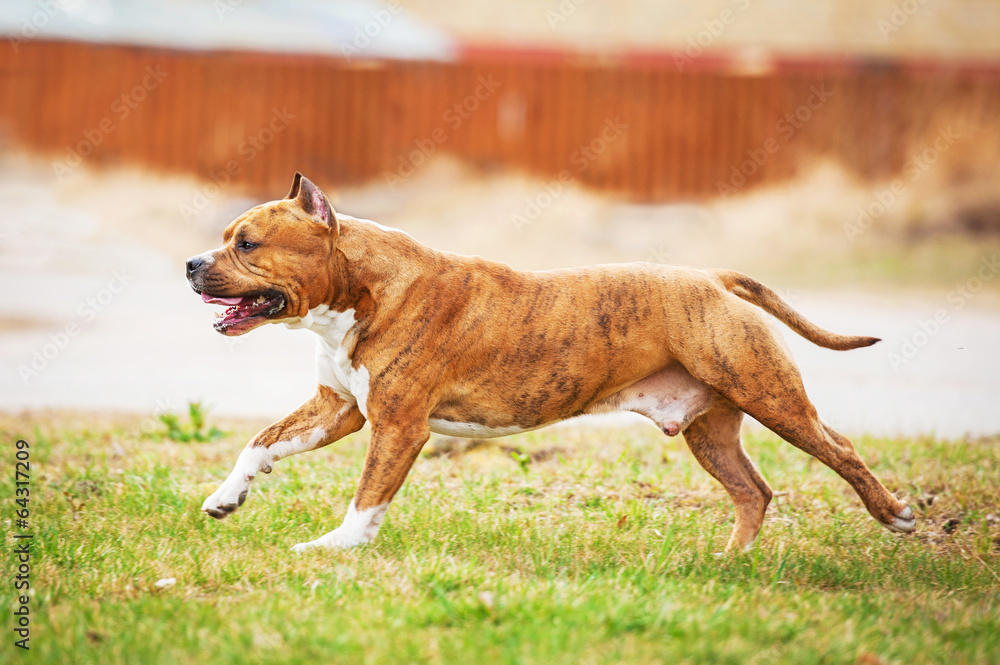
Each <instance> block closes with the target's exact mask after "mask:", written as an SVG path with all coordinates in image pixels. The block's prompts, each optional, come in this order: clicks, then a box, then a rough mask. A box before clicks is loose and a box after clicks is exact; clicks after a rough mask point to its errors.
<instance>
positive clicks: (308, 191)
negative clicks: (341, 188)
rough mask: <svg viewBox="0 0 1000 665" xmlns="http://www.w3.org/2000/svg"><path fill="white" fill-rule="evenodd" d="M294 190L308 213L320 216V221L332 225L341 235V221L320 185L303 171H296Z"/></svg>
mask: <svg viewBox="0 0 1000 665" xmlns="http://www.w3.org/2000/svg"><path fill="white" fill-rule="evenodd" d="M292 190H293V191H294V192H295V201H296V202H297V203H298V204H299V206H300V207H301V208H302V209H303V210H304V211H305V212H306V214H307V215H312V216H314V217H317V218H319V221H321V222H323V223H324V224H326V225H327V226H328V227H330V228H331V229H332V230H333V231H334V233H335V234H337V235H340V221H339V220H338V219H337V215H336V214H334V212H333V206H332V205H330V201H329V200H328V199H327V198H326V195H325V194H324V193H323V192H322V191H320V189H319V187H317V186H316V185H314V184H312V182H311V181H310V180H309V178H307V177H305V176H304V175H302V174H301V173H296V174H295V182H294V183H292Z"/></svg>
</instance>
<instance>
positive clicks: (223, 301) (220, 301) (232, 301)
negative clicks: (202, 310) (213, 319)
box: [201, 293, 243, 305]
mask: <svg viewBox="0 0 1000 665" xmlns="http://www.w3.org/2000/svg"><path fill="white" fill-rule="evenodd" d="M201 299H202V300H204V301H205V302H209V303H213V304H215V305H239V304H240V303H241V302H242V301H243V298H219V297H216V296H210V295H208V294H207V293H202V294H201Z"/></svg>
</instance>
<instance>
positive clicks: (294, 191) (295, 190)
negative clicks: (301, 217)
mask: <svg viewBox="0 0 1000 665" xmlns="http://www.w3.org/2000/svg"><path fill="white" fill-rule="evenodd" d="M301 182H302V174H301V173H299V172H298V171H296V172H295V177H294V178H292V188H291V189H290V190H288V196H286V197H285V198H286V199H294V198H295V197H296V196H298V195H299V184H300V183H301Z"/></svg>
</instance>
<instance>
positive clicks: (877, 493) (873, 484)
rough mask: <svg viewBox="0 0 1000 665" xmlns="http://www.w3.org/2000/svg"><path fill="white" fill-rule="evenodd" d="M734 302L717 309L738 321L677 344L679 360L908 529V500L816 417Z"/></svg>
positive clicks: (775, 350) (794, 370)
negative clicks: (691, 344) (690, 343)
mask: <svg viewBox="0 0 1000 665" xmlns="http://www.w3.org/2000/svg"><path fill="white" fill-rule="evenodd" d="M741 309H744V306H743V305H742V303H732V302H730V303H728V307H726V308H725V309H724V310H723V311H725V312H726V315H727V316H728V317H731V318H734V319H735V320H739V321H740V322H741V323H742V325H741V326H735V325H730V326H726V327H722V326H717V327H715V329H714V330H713V334H712V335H709V336H707V337H706V339H708V340H709V342H708V343H707V344H705V345H703V346H700V347H698V348H692V349H682V350H681V351H682V352H681V353H679V354H678V356H679V359H680V361H681V362H682V363H683V364H684V365H685V367H686V368H687V369H688V371H690V372H691V374H692V376H694V377H695V378H697V379H698V380H699V381H702V382H703V383H705V384H707V385H709V386H711V387H712V388H714V389H715V390H717V391H718V392H719V393H721V394H722V395H723V396H724V397H725V398H726V399H728V400H729V401H730V402H731V403H732V404H733V405H735V406H736V407H737V408H739V409H740V410H742V411H743V412H744V413H746V414H748V415H750V416H752V417H754V418H756V419H757V420H758V421H759V422H760V423H761V424H762V425H764V426H765V427H767V428H768V429H770V430H771V431H772V432H774V433H775V434H777V435H778V436H780V437H781V438H782V439H784V440H785V441H788V442H789V443H791V444H792V445H793V446H795V447H796V448H799V449H800V450H803V451H805V452H806V453H809V454H810V455H812V456H813V457H815V458H816V459H818V460H819V461H821V462H823V464H825V465H827V466H828V467H830V468H831V469H833V470H834V471H836V472H837V474H838V475H840V477H842V478H843V479H844V480H846V481H847V482H848V483H850V485H851V487H853V488H854V490H855V491H856V492H857V493H858V496H860V497H861V500H862V501H863V502H864V504H865V507H866V508H867V509H868V512H870V513H871V514H872V516H873V517H874V518H875V519H876V520H878V521H879V522H880V523H881V524H882V525H883V526H885V527H886V528H888V529H891V530H893V531H903V532H905V531H912V530H913V528H914V518H913V511H912V510H911V509H910V507H909V506H907V505H906V503H905V502H902V501H899V500H898V499H896V498H895V497H894V496H893V495H892V494H891V493H890V492H889V490H887V489H886V488H885V486H884V485H883V484H882V483H881V482H879V480H878V479H877V478H876V477H875V476H874V475H873V474H872V472H871V471H870V470H869V469H868V467H867V465H865V463H864V461H862V459H861V458H860V457H859V456H858V454H857V452H856V451H855V450H854V446H853V445H851V442H850V441H849V440H848V439H847V438H846V437H844V436H843V435H841V434H839V433H838V432H836V431H834V430H833V429H832V428H830V427H828V426H826V425H824V424H823V423H822V422H821V421H820V419H819V416H818V415H817V413H816V407H815V406H813V404H812V402H810V401H809V398H808V397H807V396H806V391H805V387H804V386H803V384H802V376H801V374H800V373H799V370H798V367H797V366H796V365H795V362H794V360H793V359H792V356H791V353H790V352H789V351H788V350H787V348H785V347H784V346H783V345H782V344H780V343H779V342H778V341H777V340H776V339H775V337H774V335H773V333H772V332H771V331H770V329H769V328H768V327H767V325H766V324H765V323H764V321H763V320H762V319H761V318H760V317H759V316H757V315H756V314H754V315H750V316H748V315H747V313H742V314H741V313H740V312H739V310H741ZM744 311H745V310H744Z"/></svg>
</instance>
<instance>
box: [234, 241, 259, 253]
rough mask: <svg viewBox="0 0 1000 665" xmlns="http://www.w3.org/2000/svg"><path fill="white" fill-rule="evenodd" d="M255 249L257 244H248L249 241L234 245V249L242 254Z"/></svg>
mask: <svg viewBox="0 0 1000 665" xmlns="http://www.w3.org/2000/svg"><path fill="white" fill-rule="evenodd" d="M255 247H257V243H255V242H250V241H249V240H240V241H239V242H238V243H236V249H241V250H243V251H244V252H249V251H250V250H251V249H254V248H255Z"/></svg>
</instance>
